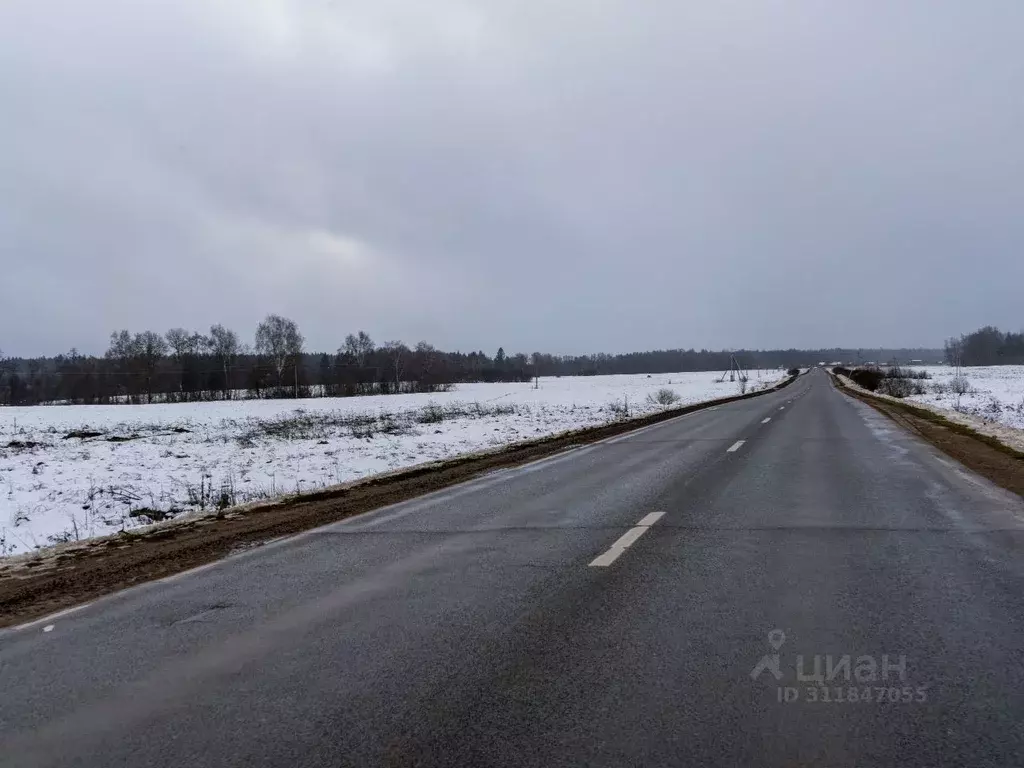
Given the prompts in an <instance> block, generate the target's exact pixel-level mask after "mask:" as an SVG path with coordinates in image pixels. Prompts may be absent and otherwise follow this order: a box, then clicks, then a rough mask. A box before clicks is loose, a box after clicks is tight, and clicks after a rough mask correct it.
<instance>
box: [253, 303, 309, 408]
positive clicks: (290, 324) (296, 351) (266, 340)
mask: <svg viewBox="0 0 1024 768" xmlns="http://www.w3.org/2000/svg"><path fill="white" fill-rule="evenodd" d="M304 341H305V339H303V338H302V334H301V333H299V326H298V325H296V324H295V321H294V320H289V319H288V318H286V317H281V316H280V315H267V317H266V319H265V320H264V321H263V322H262V323H260V324H259V325H258V326H257V327H256V354H258V355H260V356H262V357H266V358H267V359H268V360H270V363H271V365H273V366H274V370H275V371H276V372H277V384H278V386H279V387H280V386H284V371H285V368H287V367H288V364H289V363H291V364H292V365H293V366H294V367H295V397H298V396H299V358H300V357H301V356H302V344H303V342H304Z"/></svg>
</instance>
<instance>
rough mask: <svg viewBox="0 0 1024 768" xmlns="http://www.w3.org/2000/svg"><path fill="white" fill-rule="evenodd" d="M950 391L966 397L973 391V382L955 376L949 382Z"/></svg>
mask: <svg viewBox="0 0 1024 768" xmlns="http://www.w3.org/2000/svg"><path fill="white" fill-rule="evenodd" d="M949 391H950V392H952V393H953V394H954V395H966V394H969V393H970V391H971V382H970V380H969V379H968V378H967V377H966V376H954V377H953V378H952V379H950V381H949Z"/></svg>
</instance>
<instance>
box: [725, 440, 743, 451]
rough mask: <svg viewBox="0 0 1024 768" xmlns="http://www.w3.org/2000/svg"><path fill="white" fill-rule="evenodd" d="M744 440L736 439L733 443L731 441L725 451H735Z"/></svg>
mask: <svg viewBox="0 0 1024 768" xmlns="http://www.w3.org/2000/svg"><path fill="white" fill-rule="evenodd" d="M745 442H747V441H746V440H737V441H736V442H735V443H733V444H732V445H730V446H729V449H728V450H727V451H726V453H735V452H736V451H738V450H739V449H740V448H741V447H742V446H743V444H744V443H745Z"/></svg>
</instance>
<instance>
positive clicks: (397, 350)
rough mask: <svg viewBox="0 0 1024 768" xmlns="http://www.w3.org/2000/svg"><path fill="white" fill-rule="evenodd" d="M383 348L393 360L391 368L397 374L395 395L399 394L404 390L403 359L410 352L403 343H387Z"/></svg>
mask: <svg viewBox="0 0 1024 768" xmlns="http://www.w3.org/2000/svg"><path fill="white" fill-rule="evenodd" d="M383 348H384V349H385V350H386V351H387V353H388V357H390V358H391V367H392V369H393V370H394V373H395V394H398V393H399V392H400V391H401V388H402V373H403V372H404V370H405V365H404V360H403V358H404V357H405V353H406V352H408V351H409V350H408V348H407V347H406V346H405V344H403V343H402V342H401V341H387V342H385V343H384V347H383Z"/></svg>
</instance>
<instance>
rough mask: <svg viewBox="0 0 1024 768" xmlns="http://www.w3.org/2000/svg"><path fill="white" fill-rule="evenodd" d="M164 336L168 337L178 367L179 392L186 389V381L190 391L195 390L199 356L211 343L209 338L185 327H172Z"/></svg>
mask: <svg viewBox="0 0 1024 768" xmlns="http://www.w3.org/2000/svg"><path fill="white" fill-rule="evenodd" d="M164 338H166V339H167V346H168V347H170V352H171V357H172V358H173V359H174V364H175V367H176V368H177V374H178V392H179V394H181V393H183V392H184V391H185V389H186V383H187V385H188V386H187V389H188V390H189V392H193V391H195V388H196V384H197V382H196V369H197V367H198V365H197V364H198V358H199V355H200V354H201V353H202V351H203V350H204V349H205V348H206V347H207V346H208V345H209V344H208V341H209V340H208V339H207V338H206V337H205V336H203V335H202V334H201V333H195V332H192V331H186V330H185V329H184V328H171V330H169V331H168V332H167V333H166V334H164ZM186 380H188V381H187V382H186Z"/></svg>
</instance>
